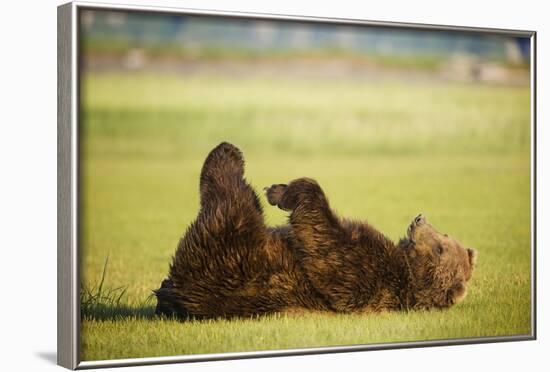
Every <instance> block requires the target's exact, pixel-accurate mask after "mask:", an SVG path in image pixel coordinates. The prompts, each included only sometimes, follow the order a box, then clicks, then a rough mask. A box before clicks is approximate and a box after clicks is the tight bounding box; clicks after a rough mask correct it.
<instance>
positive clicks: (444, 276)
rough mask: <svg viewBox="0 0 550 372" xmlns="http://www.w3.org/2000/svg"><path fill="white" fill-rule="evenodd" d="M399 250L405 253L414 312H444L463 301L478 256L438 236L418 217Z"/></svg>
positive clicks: (443, 236)
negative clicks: (438, 309) (433, 309)
mask: <svg viewBox="0 0 550 372" xmlns="http://www.w3.org/2000/svg"><path fill="white" fill-rule="evenodd" d="M399 246H400V247H401V248H402V249H404V250H405V255H406V257H407V264H408V269H409V272H410V280H411V282H412V283H411V284H412V285H411V287H412V289H413V294H414V307H415V308H424V309H427V308H432V307H435V308H447V307H450V306H452V305H454V304H456V303H458V302H460V301H462V300H463V299H464V297H465V296H466V285H467V283H468V281H469V280H470V278H471V276H472V272H473V269H474V266H475V263H476V258H477V252H476V251H475V250H474V249H471V248H464V247H463V246H462V245H461V244H460V243H459V242H458V241H457V240H456V239H454V238H452V237H450V236H448V235H447V234H441V233H440V232H439V231H437V230H436V229H435V228H434V227H433V226H432V225H431V224H430V223H429V222H428V221H427V220H426V218H425V217H424V216H422V215H421V214H420V215H418V216H416V217H415V218H414V220H413V221H412V222H411V224H410V225H409V228H408V229H407V237H406V238H403V239H401V241H400V242H399Z"/></svg>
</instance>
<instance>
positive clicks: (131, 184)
mask: <svg viewBox="0 0 550 372" xmlns="http://www.w3.org/2000/svg"><path fill="white" fill-rule="evenodd" d="M82 83H83V85H82V86H83V91H82V99H83V110H82V126H81V143H80V144H81V164H82V167H81V190H82V194H81V213H82V215H81V225H80V227H81V240H80V244H81V250H82V256H81V257H82V286H83V296H84V297H83V299H84V300H85V304H84V305H83V318H82V333H81V337H82V339H81V342H82V359H83V360H100V359H113V358H134V357H150V356H163V355H178V354H203V353H220V352H237V351H251V350H266V349H284V348H305V347H315V346H331V345H350V344H370V343H381V342H394V341H413V340H430V339H443V338H464V337H477V336H495V335H516V334H527V333H529V332H530V321H531V319H530V301H531V298H530V259H531V257H530V193H529V190H530V178H529V173H530V163H529V141H530V133H529V91H528V87H505V86H482V85H458V84H457V85H451V84H446V83H442V82H431V83H421V82H415V83H408V84H404V83H399V82H395V83H394V82H391V81H386V82H377V83H368V82H365V81H353V80H349V81H342V80H328V79H327V80H312V79H304V80H300V79H292V80H290V79H284V78H281V79H274V78H269V77H261V76H256V77H249V78H243V77H239V78H231V77H227V76H206V75H193V76H187V77H185V76H181V75H176V74H166V75H159V74H155V75H148V74H131V73H124V74H123V73H101V74H99V73H90V74H87V75H85V77H84V80H83V82H82ZM223 140H225V141H230V142H232V143H234V144H236V145H238V146H239V147H240V148H241V149H242V150H243V152H244V154H245V157H246V161H247V168H246V176H247V178H248V179H249V180H250V181H251V182H252V184H253V185H254V186H255V187H256V188H257V189H258V190H261V188H262V187H263V186H266V185H270V184H272V183H279V182H286V181H288V180H290V179H293V178H296V177H301V176H309V177H313V178H316V179H317V180H318V181H319V182H320V183H321V185H322V186H323V187H324V189H325V190H326V193H327V195H328V196H329V198H330V200H331V204H332V206H333V207H334V208H335V209H336V210H337V211H338V212H339V213H340V214H341V215H344V216H347V217H356V218H368V219H369V221H370V222H371V223H372V224H374V225H375V226H376V227H378V228H379V229H380V230H381V231H383V232H385V233H386V234H387V235H388V236H389V237H390V238H392V239H398V238H399V237H401V236H403V235H404V234H405V230H406V227H407V224H408V223H409V222H410V220H411V218H412V217H414V216H415V215H416V214H418V213H420V212H422V213H424V214H425V215H426V216H427V217H428V219H429V220H430V221H431V222H432V223H433V224H434V225H435V226H436V227H438V229H439V230H441V231H443V232H447V233H449V234H451V235H453V236H455V237H457V238H458V239H459V240H460V241H461V242H463V243H464V244H465V245H467V246H470V247H474V248H476V249H477V250H478V252H479V260H478V266H477V269H476V271H475V273H474V277H473V279H472V281H471V283H470V287H469V294H468V296H467V297H466V300H465V301H464V302H463V303H461V304H459V305H457V306H455V307H453V308H452V309H450V310H448V311H429V312H414V313H384V314H378V315H369V316H362V315H329V314H326V315H320V314H311V315H307V316H301V317H283V316H271V317H266V318H261V319H244V320H231V321H227V320H216V321H203V322H186V323H182V322H177V321H173V320H169V319H158V318H156V317H154V316H153V312H154V305H155V301H154V299H152V298H151V296H150V295H151V290H152V289H155V288H158V286H159V284H160V282H161V280H162V279H163V278H164V277H165V275H166V273H167V270H168V264H169V262H170V259H171V256H172V255H173V253H174V251H175V248H176V245H177V242H178V240H179V238H180V236H181V235H182V233H183V232H184V230H185V228H186V226H187V225H188V224H189V223H190V222H191V221H192V220H193V218H194V217H195V215H196V213H197V209H198V174H199V171H200V167H201V163H202V161H203V159H204V157H205V156H206V154H207V153H208V151H209V150H210V149H211V148H212V147H214V146H215V145H216V144H218V143H219V142H221V141H223ZM262 202H263V203H264V209H265V215H266V219H267V221H268V223H269V224H273V225H275V224H280V223H284V221H285V217H286V214H285V213H284V212H282V211H280V210H278V209H275V208H272V207H270V206H268V205H267V203H265V200H262ZM107 257H108V264H107V266H106V267H105V262H106V259H107ZM104 268H105V269H106V270H105V277H104V278H103V280H102V273H103V270H104ZM100 283H102V284H101V286H100ZM100 287H101V289H100ZM99 292H101V294H102V295H101V296H97V295H98V293H99ZM94 295H95V297H94Z"/></svg>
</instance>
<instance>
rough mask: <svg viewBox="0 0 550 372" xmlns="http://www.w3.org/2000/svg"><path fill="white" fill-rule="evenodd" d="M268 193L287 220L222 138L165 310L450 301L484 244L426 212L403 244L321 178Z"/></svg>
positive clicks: (462, 288)
mask: <svg viewBox="0 0 550 372" xmlns="http://www.w3.org/2000/svg"><path fill="white" fill-rule="evenodd" d="M265 191H266V196H267V200H268V202H269V203H270V204H271V205H274V206H277V207H279V208H281V209H282V210H285V211H288V212H289V213H290V215H289V223H288V225H285V226H279V227H275V228H272V227H268V226H266V225H265V222H264V217H263V213H262V208H261V205H260V202H259V199H258V196H257V194H256V193H255V191H254V190H253V188H252V187H251V186H250V184H249V183H248V182H247V181H246V180H245V178H244V159H243V155H242V153H241V152H240V150H239V149H238V148H236V147H235V146H233V145H231V144H229V143H222V144H220V145H218V146H217V147H216V148H214V149H213V150H212V151H211V152H210V154H209V155H208V156H207V158H206V160H205V162H204V165H203V168H202V171H201V175H200V210H199V213H198V216H197V218H196V220H195V221H194V222H193V223H192V224H191V225H190V226H189V228H188V229H187V231H186V233H185V235H184V236H183V238H181V240H180V242H179V244H178V247H177V250H176V254H175V256H174V258H173V261H172V264H171V265H170V271H169V273H168V277H167V279H165V280H164V281H163V282H162V285H161V288H159V289H158V290H156V291H155V294H156V297H157V309H156V312H157V314H164V315H173V316H177V317H180V318H190V317H191V318H216V317H235V316H242V317H249V316H254V315H261V314H269V313H275V312H288V311H292V312H294V311H301V310H306V311H330V312H342V313H351V312H355V313H361V312H376V311H384V310H412V309H429V308H447V307H450V306H452V305H453V304H455V303H457V302H459V301H461V300H462V299H464V297H465V295H466V284H467V282H468V281H469V279H470V277H471V275H472V271H473V268H474V264H475V259H476V252H475V251H474V250H473V249H470V248H468V249H465V248H463V247H462V245H461V244H460V243H459V242H458V241H456V240H455V239H453V238H452V237H449V236H447V235H446V234H441V233H439V232H438V231H437V230H436V229H435V228H434V227H433V226H432V225H431V224H430V223H428V221H427V220H426V219H425V218H424V217H423V216H422V215H419V216H417V217H416V218H415V219H414V220H413V221H412V222H411V224H410V225H409V227H408V229H407V236H406V237H405V238H403V239H401V240H400V241H399V242H398V243H397V244H395V243H393V242H392V241H391V240H389V239H388V238H387V237H386V236H384V235H383V234H382V233H380V232H379V231H377V230H376V229H375V228H374V227H372V226H371V225H369V224H368V223H367V222H364V221H360V222H359V221H352V220H346V219H341V218H339V217H338V216H336V214H335V213H334V212H333V211H332V210H331V208H330V206H329V203H328V199H327V197H326V196H325V194H324V192H323V190H322V189H321V187H320V186H319V184H318V183H317V182H316V181H315V180H313V179H310V178H300V179H296V180H294V181H291V182H290V183H288V184H278V185H272V186H271V187H268V188H265Z"/></svg>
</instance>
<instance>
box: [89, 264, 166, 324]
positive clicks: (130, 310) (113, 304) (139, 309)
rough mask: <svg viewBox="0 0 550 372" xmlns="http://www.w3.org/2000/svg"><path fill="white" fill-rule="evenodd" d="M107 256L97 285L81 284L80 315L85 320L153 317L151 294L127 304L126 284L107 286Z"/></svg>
mask: <svg viewBox="0 0 550 372" xmlns="http://www.w3.org/2000/svg"><path fill="white" fill-rule="evenodd" d="M108 264H109V257H108V256H107V258H106V259H105V264H104V265H103V272H102V273H101V280H100V282H99V284H98V285H93V286H87V285H84V284H83V285H82V286H81V288H80V316H81V318H82V319H86V320H122V319H127V318H132V319H136V318H138V319H154V318H156V316H155V306H154V305H153V304H151V302H152V299H153V297H154V295H153V294H151V295H150V296H149V297H147V298H146V299H145V301H144V302H142V303H139V304H136V305H129V304H127V303H126V302H125V301H124V302H123V299H124V297H125V295H126V289H127V288H128V286H122V287H117V288H107V287H106V286H105V278H106V275H107V266H108Z"/></svg>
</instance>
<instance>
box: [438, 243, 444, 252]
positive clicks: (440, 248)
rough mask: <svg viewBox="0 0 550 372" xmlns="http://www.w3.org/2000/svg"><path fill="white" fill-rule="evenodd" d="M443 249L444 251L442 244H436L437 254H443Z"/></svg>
mask: <svg viewBox="0 0 550 372" xmlns="http://www.w3.org/2000/svg"><path fill="white" fill-rule="evenodd" d="M443 251H444V249H443V246H442V245H441V244H438V245H437V254H443Z"/></svg>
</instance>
